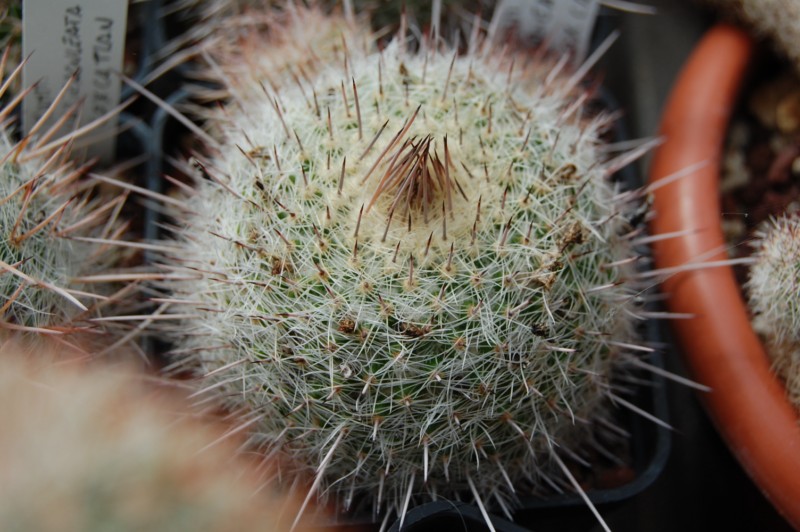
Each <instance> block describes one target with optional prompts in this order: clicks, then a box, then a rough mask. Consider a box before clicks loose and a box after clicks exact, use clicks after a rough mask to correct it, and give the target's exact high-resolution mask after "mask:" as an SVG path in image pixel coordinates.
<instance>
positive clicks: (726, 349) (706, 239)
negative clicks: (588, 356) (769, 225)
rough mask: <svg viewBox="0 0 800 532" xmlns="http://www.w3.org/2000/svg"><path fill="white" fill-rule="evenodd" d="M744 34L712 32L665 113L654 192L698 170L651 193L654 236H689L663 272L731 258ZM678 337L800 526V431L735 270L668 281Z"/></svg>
mask: <svg viewBox="0 0 800 532" xmlns="http://www.w3.org/2000/svg"><path fill="white" fill-rule="evenodd" d="M752 48H753V45H752V42H751V39H750V37H749V36H748V35H747V34H746V33H744V32H743V31H742V30H739V29H736V28H733V27H730V26H725V25H721V26H717V27H715V28H712V29H711V30H710V31H709V32H708V33H707V35H706V36H705V37H704V38H703V39H702V41H701V42H700V43H699V45H698V46H697V48H696V49H695V51H694V52H693V54H692V55H691V57H690V58H689V60H688V62H687V63H686V64H685V66H684V67H683V71H682V72H681V74H680V76H679V78H678V80H677V82H676V84H675V86H674V87H673V89H672V93H671V95H670V98H669V100H668V102H667V106H666V108H665V110H664V114H663V118H662V124H661V135H662V136H663V137H664V140H665V142H664V144H663V145H662V146H661V147H660V148H659V149H658V150H657V151H656V153H655V155H654V160H653V163H652V167H651V172H650V181H651V183H650V186H653V185H654V184H657V183H658V182H659V180H661V179H665V178H668V177H670V176H671V175H674V174H675V173H677V172H681V171H682V170H686V169H687V168H690V169H691V168H693V169H691V170H690V171H689V172H687V173H686V175H685V176H683V177H681V178H678V179H675V180H674V181H672V182H669V183H668V184H665V185H664V186H662V187H661V188H657V189H656V190H654V192H653V196H654V210H655V218H654V220H653V222H652V225H651V231H652V233H653V234H665V233H672V232H676V231H686V232H688V233H689V234H687V235H685V236H680V237H677V238H669V239H666V240H663V241H660V242H657V243H656V244H655V245H654V246H653V248H654V250H653V251H654V255H655V259H656V265H657V267H658V268H673V267H676V266H680V265H684V264H687V263H692V262H713V261H720V260H725V259H726V258H727V256H726V254H725V251H724V249H725V241H724V238H723V234H722V229H721V227H720V203H719V188H718V180H719V168H720V155H721V151H722V147H723V143H724V140H725V134H726V129H727V125H728V121H729V118H730V114H731V112H732V110H733V107H734V106H735V104H736V99H737V96H738V91H739V88H740V86H741V84H742V81H743V78H744V76H745V73H746V70H747V67H748V64H749V62H750V59H751V56H752ZM663 291H664V293H665V294H667V295H668V307H669V310H670V311H672V312H677V313H691V314H693V315H694V317H693V318H691V319H680V320H675V322H674V323H673V325H674V330H675V332H676V334H677V337H678V341H679V342H680V345H681V348H682V350H683V352H684V354H685V358H686V360H687V362H688V364H689V366H690V369H691V371H692V372H693V377H694V378H695V379H696V380H697V381H698V382H700V383H702V384H705V385H707V386H710V387H711V388H712V391H711V392H709V393H708V394H704V397H703V399H704V401H705V404H706V407H707V409H708V412H709V414H710V415H711V417H712V419H713V420H714V423H715V424H716V426H717V428H718V430H719V431H720V432H721V433H722V435H723V437H724V438H725V440H726V441H727V443H728V445H729V447H730V448H731V450H732V451H733V453H734V454H735V455H736V457H737V458H738V459H739V461H740V463H741V464H742V465H743V466H744V468H745V470H746V471H747V472H748V473H749V474H750V476H751V477H752V478H753V480H755V482H756V483H757V484H758V485H759V486H760V487H761V489H762V491H764V493H765V494H766V496H767V498H768V499H769V500H770V501H771V502H772V503H773V504H774V505H775V507H776V508H777V509H778V510H779V511H780V512H781V513H782V514H783V515H784V517H786V518H787V519H788V520H789V521H790V522H791V523H792V524H793V525H794V526H795V527H797V528H800V426H798V417H797V412H796V411H795V410H794V409H793V408H792V407H791V406H790V404H789V403H788V401H787V400H786V396H785V393H784V390H783V387H782V385H781V383H780V382H779V381H778V380H776V378H775V377H774V375H773V374H772V372H771V371H770V367H769V362H768V360H767V357H766V355H765V353H764V350H763V347H762V346H761V343H760V341H759V339H758V337H757V336H756V334H755V333H754V332H753V330H752V328H751V326H750V320H749V317H748V314H747V309H746V307H745V303H744V301H743V300H742V298H741V296H740V292H739V288H738V286H737V284H736V281H735V279H734V275H733V271H732V270H731V268H730V267H728V266H724V267H708V268H702V269H697V270H693V271H684V272H681V273H677V274H675V275H672V276H670V277H669V278H668V279H667V280H666V281H665V282H664V284H663Z"/></svg>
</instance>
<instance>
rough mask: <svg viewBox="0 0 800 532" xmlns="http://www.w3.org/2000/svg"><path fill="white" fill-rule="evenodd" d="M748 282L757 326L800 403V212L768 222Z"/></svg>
mask: <svg viewBox="0 0 800 532" xmlns="http://www.w3.org/2000/svg"><path fill="white" fill-rule="evenodd" d="M756 237H757V239H756V241H755V242H754V245H755V248H756V252H755V255H754V257H755V262H754V263H753V264H752V265H751V266H750V273H749V278H748V281H747V284H746V290H747V294H748V304H749V306H750V309H751V311H752V313H753V328H754V329H755V330H756V331H757V332H758V333H759V334H760V335H761V336H762V338H764V340H765V343H766V347H767V353H768V354H769V356H770V358H771V359H772V362H773V364H774V366H775V369H776V371H777V372H778V374H779V375H780V376H781V377H782V378H783V379H784V381H785V382H786V389H787V393H788V395H789V399H790V400H791V401H792V403H793V404H794V405H796V406H798V407H800V216H799V215H798V213H796V212H795V213H794V214H791V213H787V214H784V215H782V216H780V217H778V218H776V219H773V220H770V221H769V222H766V223H764V224H763V225H762V226H761V228H760V229H759V232H758V233H757V235H756Z"/></svg>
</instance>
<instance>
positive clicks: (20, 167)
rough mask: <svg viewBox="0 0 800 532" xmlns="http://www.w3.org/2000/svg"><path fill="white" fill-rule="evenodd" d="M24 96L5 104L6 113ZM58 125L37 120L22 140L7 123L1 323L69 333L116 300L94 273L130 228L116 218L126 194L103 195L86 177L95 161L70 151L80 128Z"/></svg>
mask: <svg viewBox="0 0 800 532" xmlns="http://www.w3.org/2000/svg"><path fill="white" fill-rule="evenodd" d="M17 72H18V71H17ZM10 81H13V78H10V79H9V82H10ZM6 86H7V85H6ZM24 96H25V94H24V93H23V94H21V95H20V96H18V97H17V98H15V99H14V100H13V101H12V102H11V103H9V104H8V106H6V107H4V108H3V109H2V110H0V120H3V121H5V120H7V118H8V116H9V114H10V113H12V112H13V110H14V107H15V105H17V104H18V103H19V102H20V101H21V98H22V97H24ZM74 113H75V109H74V108H73V109H72V110H71V111H70V112H68V113H67V114H65V116H64V117H63V119H62V121H67V122H68V121H69V120H70V117H71V116H73V115H74ZM4 124H5V122H4ZM37 129H38V130H39V131H36V130H37ZM57 129H58V124H57V125H56V126H54V129H53V130H51V131H41V127H40V126H36V127H34V131H33V132H32V135H30V136H28V137H25V138H23V139H21V140H19V141H16V140H14V135H15V132H14V131H13V130H11V129H10V128H9V127H8V126H7V125H4V126H3V127H2V128H0V153H1V154H2V155H0V157H2V159H0V228H2V229H1V230H0V269H1V270H2V271H0V313H1V314H2V316H1V317H0V328H2V329H6V330H8V329H16V330H20V329H21V330H25V331H29V332H35V333H44V334H62V333H66V332H71V331H77V330H80V329H85V328H88V327H94V325H92V324H91V323H90V322H89V321H88V319H89V318H96V317H97V315H98V312H99V309H100V308H102V307H103V306H105V305H107V304H108V303H109V300H108V298H107V296H108V295H110V292H109V291H108V290H107V289H105V288H104V287H103V286H104V285H103V283H98V282H97V281H99V280H100V279H99V278H94V279H93V278H92V276H93V274H95V273H97V272H102V271H104V270H105V269H107V268H108V267H109V266H110V265H112V264H114V263H115V262H117V261H119V260H121V258H122V257H124V254H122V253H119V252H118V250H117V249H116V246H114V245H113V244H115V243H117V242H116V239H117V238H118V237H119V236H120V235H121V233H123V232H124V230H125V226H124V225H122V224H120V223H118V222H117V218H118V216H119V214H120V211H121V209H122V206H123V203H124V200H125V197H124V195H123V196H119V197H117V198H114V199H112V200H109V201H106V200H102V199H100V198H99V197H98V194H97V190H96V187H94V186H93V183H94V182H93V181H88V180H86V179H83V178H82V176H83V174H85V173H86V171H87V169H88V166H87V165H84V166H78V165H76V164H74V163H72V162H69V159H68V157H69V155H70V148H71V146H72V144H73V143H74V142H75V139H76V138H77V137H79V133H80V132H77V133H75V132H73V133H68V134H63V131H62V133H58V134H57V133H56V132H55V131H56V130H57ZM87 129H90V128H87ZM39 134H41V136H39ZM57 135H63V136H61V137H58V136H57ZM54 137H56V138H55V140H54Z"/></svg>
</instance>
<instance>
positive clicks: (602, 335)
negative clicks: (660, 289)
mask: <svg viewBox="0 0 800 532" xmlns="http://www.w3.org/2000/svg"><path fill="white" fill-rule="evenodd" d="M244 53H252V51H246V52H244ZM271 53H281V51H280V50H275V51H273V52H271ZM344 65H346V67H345V66H344ZM315 67H316V72H317V73H316V74H315V75H314V76H313V77H310V79H308V80H305V81H303V82H301V83H292V82H290V81H288V80H284V81H285V83H283V84H282V85H280V86H281V87H282V88H281V89H280V90H279V91H278V92H277V93H274V94H273V93H269V94H267V95H266V96H263V97H262V98H261V99H260V100H259V101H255V100H250V101H246V102H241V101H240V102H237V104H236V105H230V106H229V107H228V108H227V110H226V113H225V117H224V119H223V120H224V122H223V126H221V129H224V134H223V135H222V139H221V147H220V148H219V149H218V150H215V153H217V155H214V156H213V157H210V158H209V159H207V160H199V161H198V162H197V165H198V166H199V167H200V168H201V172H200V174H202V175H203V176H204V177H205V178H200V179H198V180H197V185H196V186H197V189H196V193H195V194H194V195H192V196H191V197H190V198H187V200H186V201H187V211H186V212H183V213H179V214H177V216H180V217H182V219H181V222H180V225H181V227H180V229H179V230H177V231H176V240H177V244H172V245H178V246H180V247H181V248H182V252H181V253H179V254H177V255H176V257H178V258H177V259H176V258H174V257H173V258H172V259H171V261H170V263H171V264H172V267H175V266H178V267H179V268H180V269H181V270H185V271H186V272H187V273H188V274H190V276H191V277H193V278H192V280H190V281H179V282H174V283H168V284H167V286H166V288H168V289H171V290H173V291H175V292H176V293H178V294H179V295H180V296H182V297H184V298H185V299H186V300H187V304H188V305H190V306H194V307H195V310H193V311H192V312H189V314H192V316H191V317H190V318H186V319H185V320H183V321H181V323H180V327H179V330H178V331H177V332H176V334H175V338H176V340H177V343H178V347H177V350H178V352H179V353H184V354H185V353H192V354H193V355H192V356H191V357H188V358H186V359H185V360H186V362H187V363H188V364H190V365H193V366H194V367H195V369H196V370H197V371H198V373H200V374H206V375H207V377H206V379H205V380H204V383H205V384H206V385H207V391H208V392H209V393H212V394H218V395H219V396H221V397H223V398H225V399H226V401H227V402H228V404H229V405H230V406H232V407H234V408H241V407H247V408H248V409H249V410H250V411H251V414H250V415H249V417H248V418H247V419H246V421H245V423H247V424H248V427H250V428H252V430H253V436H252V439H253V441H254V443H255V444H257V445H262V446H264V447H265V448H268V449H273V450H276V449H279V450H280V451H282V452H285V453H286V454H288V455H290V456H292V457H293V458H295V459H296V461H297V463H299V464H301V465H299V466H298V467H299V468H300V469H305V470H306V471H313V470H315V469H316V470H317V484H316V485H315V489H316V488H319V489H320V491H321V492H324V493H332V492H335V493H336V494H338V499H339V500H340V501H343V502H344V506H349V505H350V504H351V501H352V500H354V498H359V499H361V500H363V499H365V498H366V499H371V500H372V505H373V508H383V509H385V508H387V507H388V508H389V509H395V510H397V511H398V512H401V511H402V508H403V507H404V506H405V505H406V504H407V502H408V498H409V496H410V494H411V493H414V494H420V493H426V494H427V495H426V496H434V497H435V496H437V495H443V496H446V497H454V496H456V494H457V493H459V492H461V491H464V490H468V489H471V490H472V491H473V493H474V494H475V495H476V496H478V495H479V496H480V498H482V499H489V498H491V497H492V496H494V497H496V498H498V499H499V500H500V501H501V503H502V502H503V501H505V500H508V499H509V498H510V497H511V495H510V494H511V493H512V492H513V490H514V487H513V486H514V485H515V484H517V483H523V482H532V483H533V484H534V485H541V484H542V482H545V481H549V477H548V475H550V474H552V473H553V468H554V457H555V455H556V453H557V452H558V453H563V454H562V456H572V457H573V458H575V459H578V460H580V458H579V457H578V451H577V449H578V448H579V447H580V446H581V443H582V442H585V441H587V440H588V439H590V434H591V432H592V430H593V428H592V427H593V425H595V424H596V423H597V422H598V421H599V420H604V419H605V418H606V416H607V397H608V395H609V394H610V393H612V385H611V382H610V379H611V376H612V373H613V372H614V371H615V370H617V369H620V367H621V366H622V365H623V360H624V357H623V356H621V355H623V352H624V346H627V345H629V344H631V343H633V342H635V333H634V328H635V325H634V321H635V316H636V312H637V307H636V304H635V301H634V299H635V298H634V296H635V294H636V293H637V290H636V289H635V288H634V287H632V285H631V283H630V282H629V281H630V280H631V278H632V277H633V276H634V272H633V270H632V263H633V260H634V255H635V254H634V251H633V249H632V245H631V242H630V238H629V237H628V236H625V233H627V232H628V231H629V227H628V225H627V222H626V219H625V216H624V212H623V211H624V210H625V209H626V205H624V204H623V202H622V201H621V199H620V196H619V195H618V191H616V190H615V188H614V187H613V186H612V184H611V183H610V181H609V180H608V178H607V177H608V176H607V174H608V173H609V165H608V164H607V163H606V162H604V157H605V156H604V154H603V151H602V142H601V141H600V139H599V136H600V133H601V131H602V129H603V128H604V127H605V126H606V125H607V123H608V119H607V117H604V116H586V115H585V112H584V110H583V107H582V106H581V104H582V103H583V102H584V99H585V98H586V94H585V93H584V92H583V91H582V90H580V89H579V88H577V87H576V86H575V85H576V81H575V80H571V79H569V77H568V76H567V75H565V74H561V73H559V70H558V67H556V69H555V70H553V68H552V65H549V66H548V65H547V64H545V63H543V62H541V61H540V60H536V61H530V58H529V57H526V56H525V55H522V54H519V55H518V54H516V53H512V52H508V51H506V52H505V53H503V52H501V51H500V50H499V49H496V48H495V47H493V46H491V45H489V44H485V43H483V44H482V43H478V42H473V44H472V45H470V50H469V51H468V52H467V53H465V54H460V53H457V52H455V51H454V50H452V49H447V48H443V49H441V50H439V49H437V50H432V49H423V50H422V51H420V52H418V53H417V52H415V53H411V52H408V51H407V50H406V49H405V46H404V45H403V44H402V43H401V42H399V41H397V40H395V41H393V42H391V43H390V44H388V45H387V46H386V47H385V48H384V49H383V50H382V51H381V52H380V53H368V52H362V51H359V50H357V49H353V50H350V51H349V53H348V55H347V57H346V60H345V57H344V54H343V53H341V52H340V55H339V57H338V58H336V60H330V61H327V62H318V63H317V64H316V65H315ZM345 68H346V70H345ZM232 92H235V91H232ZM312 93H313V94H315V95H316V96H315V97H314V98H311V95H312ZM245 104H246V105H245ZM214 127H220V125H219V124H216V125H214ZM167 260H170V259H167ZM176 260H177V262H176ZM185 310H186V309H185V308H182V309H181V310H180V311H178V312H179V313H180V314H185ZM476 486H480V488H479V489H480V493H478V492H477V491H476Z"/></svg>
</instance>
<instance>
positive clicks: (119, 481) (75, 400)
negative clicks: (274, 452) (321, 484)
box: [0, 344, 313, 532]
mask: <svg viewBox="0 0 800 532" xmlns="http://www.w3.org/2000/svg"><path fill="white" fill-rule="evenodd" d="M59 349H60V348H59ZM0 355H2V360H3V371H0V423H2V424H3V431H2V433H0V451H1V452H0V528H2V529H3V530H4V531H7V532H24V531H32V530H36V531H39V532H51V531H52V532H55V531H58V532H72V531H74V532H79V531H81V532H94V531H97V532H99V531H103V530H115V531H134V530H156V531H175V530H205V531H225V530H232V529H235V530H241V531H250V530H252V531H255V530H258V531H263V530H275V531H282V530H287V529H288V528H289V526H290V525H291V523H292V520H293V519H294V517H295V514H296V512H297V510H296V508H297V506H299V501H296V500H294V499H293V498H292V497H290V496H288V495H286V494H285V493H281V492H279V491H277V490H275V487H274V484H272V485H265V483H266V482H267V479H268V478H269V475H271V474H273V473H272V472H270V471H269V470H268V469H266V468H265V467H263V465H264V464H261V465H262V467H261V468H260V470H259V468H257V467H253V466H254V465H258V464H251V463H248V462H246V461H244V460H241V461H240V460H237V459H232V454H233V453H234V452H235V449H236V442H234V441H231V440H230V439H225V437H224V436H225V434H224V432H223V429H222V427H220V426H213V425H211V424H208V423H201V422H200V420H199V419H197V415H196V413H194V414H192V413H191V411H190V410H189V409H187V408H186V407H185V405H184V404H183V401H181V400H180V397H179V396H178V394H176V393H168V392H175V391H176V390H165V389H157V388H155V387H153V386H152V384H150V385H147V384H146V383H145V382H144V379H143V376H142V375H136V374H134V373H133V372H132V371H129V370H128V369H127V368H126V369H124V370H123V369H122V368H114V369H112V368H99V367H88V368H87V367H80V365H78V364H76V363H64V362H63V361H62V362H61V363H58V364H53V363H51V362H50V361H49V360H48V359H55V358H61V353H58V354H53V353H43V352H42V351H41V350H35V352H32V351H30V350H28V351H27V352H24V351H23V350H22V349H20V348H19V347H17V346H13V347H11V346H10V344H6V345H5V346H4V347H0ZM239 458H241V457H239ZM262 475H263V476H262ZM303 525H304V526H303V527H302V528H301V529H302V530H306V529H310V528H311V526H312V525H313V522H312V520H311V519H310V518H307V519H305V520H304V521H303Z"/></svg>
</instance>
